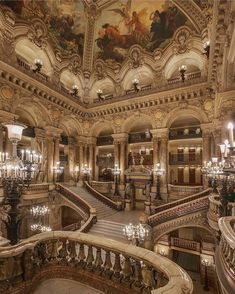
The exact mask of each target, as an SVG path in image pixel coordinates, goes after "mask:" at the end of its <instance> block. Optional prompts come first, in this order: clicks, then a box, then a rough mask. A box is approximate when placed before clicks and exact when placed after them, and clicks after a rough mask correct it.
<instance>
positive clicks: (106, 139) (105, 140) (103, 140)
mask: <svg viewBox="0 0 235 294" xmlns="http://www.w3.org/2000/svg"><path fill="white" fill-rule="evenodd" d="M96 145H97V146H105V145H113V137H112V136H101V137H98V138H97V141H96Z"/></svg>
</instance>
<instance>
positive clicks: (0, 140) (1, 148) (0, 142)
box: [0, 125, 4, 152]
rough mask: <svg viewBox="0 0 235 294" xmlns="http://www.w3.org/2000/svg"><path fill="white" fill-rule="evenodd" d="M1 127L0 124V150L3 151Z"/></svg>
mask: <svg viewBox="0 0 235 294" xmlns="http://www.w3.org/2000/svg"><path fill="white" fill-rule="evenodd" d="M3 141H4V140H3V127H2V126H1V125H0V152H3Z"/></svg>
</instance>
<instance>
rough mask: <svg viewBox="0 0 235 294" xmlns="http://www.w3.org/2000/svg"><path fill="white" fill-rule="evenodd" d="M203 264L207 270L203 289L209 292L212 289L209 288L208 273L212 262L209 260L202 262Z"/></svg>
mask: <svg viewBox="0 0 235 294" xmlns="http://www.w3.org/2000/svg"><path fill="white" fill-rule="evenodd" d="M202 264H203V265H204V268H205V285H204V287H203V289H204V290H205V291H209V290H210V288H209V281H208V272H207V268H208V266H210V262H209V260H208V259H203V260H202Z"/></svg>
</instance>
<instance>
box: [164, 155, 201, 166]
mask: <svg viewBox="0 0 235 294" xmlns="http://www.w3.org/2000/svg"><path fill="white" fill-rule="evenodd" d="M169 164H170V165H201V164H202V155H201V154H197V153H170V154H169Z"/></svg>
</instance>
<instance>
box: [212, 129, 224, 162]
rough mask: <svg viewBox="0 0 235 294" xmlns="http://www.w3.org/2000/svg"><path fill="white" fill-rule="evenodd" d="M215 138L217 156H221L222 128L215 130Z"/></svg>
mask: <svg viewBox="0 0 235 294" xmlns="http://www.w3.org/2000/svg"><path fill="white" fill-rule="evenodd" d="M213 136H214V140H215V156H216V157H218V158H220V157H221V152H220V147H219V145H220V144H221V143H222V140H221V130H219V129H216V130H215V131H214V132H213Z"/></svg>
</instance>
